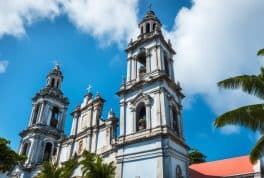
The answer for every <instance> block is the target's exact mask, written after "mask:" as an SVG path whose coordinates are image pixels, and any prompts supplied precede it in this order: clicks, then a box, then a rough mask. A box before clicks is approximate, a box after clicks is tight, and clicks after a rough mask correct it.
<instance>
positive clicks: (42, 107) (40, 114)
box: [37, 102, 45, 123]
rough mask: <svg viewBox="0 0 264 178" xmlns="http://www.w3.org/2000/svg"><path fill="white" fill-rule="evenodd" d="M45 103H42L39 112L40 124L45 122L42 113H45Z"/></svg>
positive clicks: (38, 119)
mask: <svg viewBox="0 0 264 178" xmlns="http://www.w3.org/2000/svg"><path fill="white" fill-rule="evenodd" d="M44 106H45V105H44V102H43V103H41V106H40V111H39V112H38V116H37V122H39V123H42V122H43V121H42V120H41V118H42V113H43V110H44Z"/></svg>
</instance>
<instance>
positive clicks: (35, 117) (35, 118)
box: [32, 104, 40, 124]
mask: <svg viewBox="0 0 264 178" xmlns="http://www.w3.org/2000/svg"><path fill="white" fill-rule="evenodd" d="M39 108H40V104H37V106H36V109H35V111H34V115H33V119H32V124H36V122H37V118H38V113H39Z"/></svg>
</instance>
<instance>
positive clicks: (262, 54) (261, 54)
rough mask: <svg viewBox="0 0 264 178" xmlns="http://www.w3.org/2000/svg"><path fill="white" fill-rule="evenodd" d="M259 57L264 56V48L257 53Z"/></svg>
mask: <svg viewBox="0 0 264 178" xmlns="http://www.w3.org/2000/svg"><path fill="white" fill-rule="evenodd" d="M257 55H258V56H264V48H263V49H260V50H259V51H258V53H257Z"/></svg>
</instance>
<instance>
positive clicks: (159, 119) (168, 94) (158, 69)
mask: <svg viewBox="0 0 264 178" xmlns="http://www.w3.org/2000/svg"><path fill="white" fill-rule="evenodd" d="M161 26H162V24H161V22H160V20H159V19H158V17H157V16H156V15H155V13H154V11H152V10H149V11H148V12H147V14H146V16H145V17H144V18H143V20H142V21H141V22H140V23H139V25H138V27H139V31H140V32H139V35H138V36H137V39H136V40H134V41H133V40H131V41H130V43H129V44H128V48H127V49H126V53H127V77H126V80H125V81H123V83H122V85H121V88H120V90H119V91H118V93H117V94H118V95H119V97H120V137H119V140H118V156H117V168H118V171H119V173H118V174H119V175H120V177H121V178H149V177H153V178H154V177H155V178H167V177H179V178H182V177H184V178H186V177H187V170H188V156H187V151H188V146H187V145H186V144H185V140H184V136H183V125H182V115H181V111H182V99H183V98H184V95H183V93H182V90H181V87H180V84H179V83H175V79H174V68H173V56H174V55H175V54H176V53H175V51H174V49H173V48H172V45H171V43H170V40H168V41H166V40H165V39H164V37H163V34H162V31H161ZM138 168H140V169H138Z"/></svg>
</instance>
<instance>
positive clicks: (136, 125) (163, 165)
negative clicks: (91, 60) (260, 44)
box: [8, 10, 189, 178]
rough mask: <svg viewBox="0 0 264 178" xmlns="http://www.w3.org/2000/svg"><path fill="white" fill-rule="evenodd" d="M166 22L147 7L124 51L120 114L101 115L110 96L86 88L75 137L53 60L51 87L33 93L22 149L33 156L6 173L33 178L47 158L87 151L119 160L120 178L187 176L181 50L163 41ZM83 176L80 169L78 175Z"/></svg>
mask: <svg viewBox="0 0 264 178" xmlns="http://www.w3.org/2000/svg"><path fill="white" fill-rule="evenodd" d="M161 25H162V24H161V23H160V21H159V19H158V18H157V17H156V15H155V13H154V12H153V11H151V10H150V11H148V12H147V14H146V16H145V17H144V18H143V20H142V21H141V22H140V23H139V31H140V32H139V35H138V36H137V39H136V40H134V41H131V42H130V43H129V44H128V48H127V49H126V50H125V51H126V53H127V76H126V80H124V81H123V82H122V84H121V87H120V90H119V91H118V92H117V95H118V96H119V97H120V116H116V115H115V113H114V112H113V111H112V110H110V111H109V113H108V116H107V118H102V112H103V106H104V102H105V100H104V99H103V98H102V96H100V95H99V94H96V95H94V96H93V94H92V93H91V92H88V93H87V94H86V95H85V97H84V99H83V102H82V103H81V104H80V105H79V106H78V107H76V108H75V110H74V111H73V112H72V113H71V115H72V118H73V121H72V128H71V133H70V135H65V133H64V125H65V119H66V112H67V108H68V105H69V101H68V98H67V97H66V96H64V94H63V92H62V91H61V85H62V82H63V79H64V78H63V74H62V72H61V69H60V67H59V66H58V65H57V66H55V68H54V69H53V70H52V71H51V72H50V73H49V74H48V75H47V82H46V86H44V87H43V88H42V89H41V90H40V91H39V92H38V93H37V94H36V95H35V96H34V97H33V99H32V101H33V103H32V113H31V115H30V118H29V123H28V126H27V128H25V129H24V130H23V131H22V132H21V133H20V136H21V143H20V147H19V153H20V154H23V155H26V156H27V160H26V162H25V163H24V164H23V165H17V166H16V167H15V168H14V169H13V170H12V171H11V172H10V173H9V174H8V177H12V178H33V177H34V176H35V175H36V174H37V173H38V172H39V171H40V168H41V164H42V163H43V162H44V161H53V162H55V163H57V164H61V163H63V162H64V161H66V160H68V159H69V158H71V157H72V156H74V155H75V154H77V155H81V154H82V152H83V151H84V150H88V151H90V152H93V153H96V154H99V155H101V156H102V157H103V159H104V161H106V162H110V161H113V162H114V163H115V166H116V178H188V165H189V161H188V156H187V151H188V146H187V145H186V143H185V140H184V136H183V122H182V115H181V111H182V99H183V98H184V95H183V93H182V91H181V87H180V85H179V83H175V80H174V68H173V56H174V55H175V51H174V49H173V48H172V46H171V43H170V41H166V40H165V39H164V37H163V34H162V31H161ZM117 125H119V128H120V131H119V132H120V134H119V135H117V134H116V133H117V128H118V127H117ZM81 175H82V173H81V169H80V167H78V168H77V169H76V170H75V171H74V174H73V176H72V177H81Z"/></svg>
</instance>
